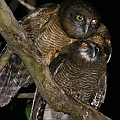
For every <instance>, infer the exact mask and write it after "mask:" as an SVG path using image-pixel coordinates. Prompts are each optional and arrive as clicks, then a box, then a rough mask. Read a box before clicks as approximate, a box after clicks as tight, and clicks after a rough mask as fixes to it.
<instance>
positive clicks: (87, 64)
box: [49, 40, 107, 109]
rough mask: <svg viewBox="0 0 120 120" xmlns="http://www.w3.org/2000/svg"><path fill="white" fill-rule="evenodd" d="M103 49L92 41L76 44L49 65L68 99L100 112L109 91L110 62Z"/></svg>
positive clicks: (64, 49)
mask: <svg viewBox="0 0 120 120" xmlns="http://www.w3.org/2000/svg"><path fill="white" fill-rule="evenodd" d="M101 47H102V46H98V45H97V44H96V43H94V42H92V41H89V40H78V41H75V42H74V43H72V44H70V45H67V46H65V47H63V48H62V49H61V51H60V53H59V55H58V56H57V57H56V58H55V59H54V60H53V61H52V62H51V63H50V65H49V68H50V71H51V74H52V76H53V80H54V81H55V82H56V83H57V84H58V85H59V86H60V87H61V88H62V89H63V90H64V91H65V93H66V94H67V95H69V96H71V97H73V98H74V99H76V100H77V101H79V100H80V101H83V102H84V103H86V104H90V105H91V106H93V107H94V108H96V109H99V108H100V106H101V104H102V103H103V102H104V99H105V95H106V87H107V85H106V82H107V79H106V64H107V61H106V59H105V58H104V57H103V54H104V53H102V52H104V51H101V49H102V48H101ZM102 50H103V49H102Z"/></svg>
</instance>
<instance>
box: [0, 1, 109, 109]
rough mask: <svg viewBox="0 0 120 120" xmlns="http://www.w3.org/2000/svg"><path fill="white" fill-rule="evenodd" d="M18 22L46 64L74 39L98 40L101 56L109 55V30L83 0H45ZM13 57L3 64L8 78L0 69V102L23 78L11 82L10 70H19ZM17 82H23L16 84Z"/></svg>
mask: <svg viewBox="0 0 120 120" xmlns="http://www.w3.org/2000/svg"><path fill="white" fill-rule="evenodd" d="M19 22H20V24H21V25H22V26H23V28H24V29H25V30H26V32H27V34H28V38H30V39H31V40H32V41H33V43H34V45H33V46H35V47H36V48H37V49H38V50H39V51H40V52H41V54H42V57H43V58H44V59H45V61H46V63H47V64H48V65H49V64H50V63H51V61H52V60H53V59H54V58H55V56H56V53H57V52H59V51H60V49H61V47H63V46H66V45H68V44H71V43H72V42H74V41H77V40H78V39H89V40H90V41H92V42H95V43H96V44H98V46H100V47H101V46H102V47H101V51H103V52H102V54H103V55H102V56H103V58H105V59H106V60H108V61H109V58H110V55H111V42H110V35H109V32H108V30H107V28H106V27H105V26H104V25H103V24H102V23H101V22H100V15H99V13H98V12H97V10H96V9H95V8H94V7H93V6H92V5H91V4H89V3H87V2H85V1H82V0H67V1H64V2H63V3H60V4H57V5H56V4H54V3H48V4H45V5H42V6H40V7H39V8H38V9H36V10H35V11H33V12H32V13H30V14H29V15H27V16H25V17H24V18H23V19H22V20H20V21H19ZM59 56H61V55H59ZM14 57H15V56H14ZM14 57H12V58H10V59H12V60H13V62H14V64H12V62H10V64H9V62H8V64H7V65H6V66H5V68H4V69H10V71H11V72H9V71H6V72H5V74H7V75H9V77H8V78H9V79H8V78H7V77H5V74H4V77H3V71H4V69H3V70H2V71H1V72H0V75H1V78H0V80H1V79H2V80H1V82H0V88H1V89H0V94H1V95H0V100H1V101H2V103H1V105H0V106H3V105H6V104H7V103H9V101H10V100H11V98H12V97H14V95H15V94H16V93H17V92H18V90H19V89H18V87H17V86H18V85H19V88H20V87H22V86H23V85H24V82H26V81H24V80H23V79H19V80H18V79H14V81H15V82H16V83H17V84H14V81H13V78H14V77H12V74H14V75H18V73H19V72H16V71H14V70H13V69H15V65H16V66H19V65H18V63H17V60H19V58H18V56H17V57H15V60H14ZM16 59H17V60H16ZM21 63H22V62H21ZM22 65H23V64H22ZM11 66H13V67H11ZM19 67H20V66H19ZM19 67H18V68H19ZM20 69H21V68H20ZM53 69H56V68H53ZM21 71H26V67H22V69H21ZM27 77H29V74H26V76H25V78H24V79H26V78H27ZM30 79H32V78H30ZM3 80H4V82H3ZM17 81H18V82H17ZM5 82H6V83H7V82H11V84H10V85H11V86H10V85H9V86H8V84H7V85H6V84H4V83H5ZM21 82H23V84H20V83H21ZM27 82H28V81H27ZM28 83H29V82H28ZM15 87H16V88H15ZM3 89H7V90H8V92H5V90H3ZM2 90H3V91H2ZM8 93H9V94H8ZM5 101H8V102H5ZM39 107H40V106H38V108H37V109H39Z"/></svg>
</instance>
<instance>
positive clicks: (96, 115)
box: [0, 0, 110, 120]
mask: <svg viewBox="0 0 120 120" xmlns="http://www.w3.org/2000/svg"><path fill="white" fill-rule="evenodd" d="M0 33H1V34H2V36H3V37H4V38H5V40H6V41H7V48H8V51H7V54H6V53H4V54H3V56H2V57H1V59H0V66H2V67H3V66H4V65H5V63H4V61H5V62H6V61H7V60H8V58H9V57H10V55H11V54H12V53H16V54H17V55H18V56H19V57H20V58H21V59H22V60H23V62H24V63H25V65H26V67H27V69H28V70H29V72H30V74H31V76H32V77H33V80H34V82H35V84H36V86H37V89H38V90H39V92H40V94H41V96H42V97H43V98H44V99H45V100H46V101H47V103H48V104H49V105H50V106H51V107H52V108H53V109H55V110H56V111H60V112H64V113H66V114H68V115H69V116H71V117H72V118H73V119H75V120H110V118H108V117H106V116H104V115H103V114H101V113H100V112H98V111H96V110H94V109H93V108H92V107H90V106H87V105H85V104H83V103H82V102H77V101H75V100H74V99H72V98H69V97H68V96H66V94H65V93H64V91H63V90H62V89H61V88H60V87H59V86H58V85H57V84H56V83H55V82H54V81H53V80H52V77H51V74H50V72H49V68H48V66H47V65H46V63H45V62H44V59H43V58H42V57H41V53H40V52H39V51H38V50H37V48H35V47H34V46H33V44H32V41H31V40H30V39H28V38H27V34H26V32H25V30H24V29H23V28H22V26H20V24H19V22H18V21H17V20H16V19H15V18H14V16H13V14H12V12H11V11H10V9H9V7H8V6H7V5H6V3H5V1H4V0H0ZM1 63H2V65H1Z"/></svg>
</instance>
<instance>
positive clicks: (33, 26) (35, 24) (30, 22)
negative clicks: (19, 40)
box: [19, 3, 57, 41]
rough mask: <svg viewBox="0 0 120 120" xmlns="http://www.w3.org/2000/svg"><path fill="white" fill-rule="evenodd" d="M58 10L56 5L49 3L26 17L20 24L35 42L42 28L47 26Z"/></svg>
mask: <svg viewBox="0 0 120 120" xmlns="http://www.w3.org/2000/svg"><path fill="white" fill-rule="evenodd" d="M55 9H57V5H56V4H54V3H47V4H44V5H41V6H40V7H39V8H38V9H36V10H35V11H32V12H31V13H30V14H28V15H27V16H25V17H24V18H23V19H21V20H20V21H19V22H20V24H21V25H22V26H23V27H24V29H25V30H26V31H27V34H28V37H29V38H30V39H32V40H33V41H34V40H35V39H36V38H37V37H38V35H39V33H40V30H42V29H41V28H42V27H43V26H44V25H45V24H47V23H48V22H49V21H50V19H51V13H53V11H54V10H55Z"/></svg>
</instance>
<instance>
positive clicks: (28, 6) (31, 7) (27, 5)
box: [18, 0, 36, 11]
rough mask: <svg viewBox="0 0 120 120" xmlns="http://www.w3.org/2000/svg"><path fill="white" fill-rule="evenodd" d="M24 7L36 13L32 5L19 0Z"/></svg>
mask: <svg viewBox="0 0 120 120" xmlns="http://www.w3.org/2000/svg"><path fill="white" fill-rule="evenodd" d="M18 1H19V2H20V3H21V4H22V5H23V6H25V7H26V8H28V9H29V10H30V11H34V10H35V9H36V8H35V7H33V6H32V5H30V4H27V3H25V2H24V0H18Z"/></svg>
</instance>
